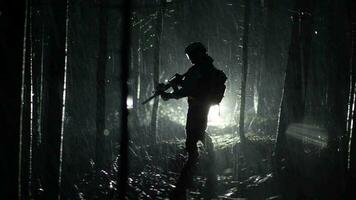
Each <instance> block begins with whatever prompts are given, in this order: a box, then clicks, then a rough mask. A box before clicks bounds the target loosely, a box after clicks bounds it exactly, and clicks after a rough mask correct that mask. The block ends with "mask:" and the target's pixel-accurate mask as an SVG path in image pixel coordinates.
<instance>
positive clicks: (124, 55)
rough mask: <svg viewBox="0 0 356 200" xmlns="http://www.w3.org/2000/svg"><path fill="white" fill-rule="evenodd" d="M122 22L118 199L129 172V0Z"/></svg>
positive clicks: (125, 187)
mask: <svg viewBox="0 0 356 200" xmlns="http://www.w3.org/2000/svg"><path fill="white" fill-rule="evenodd" d="M122 14H123V22H122V26H121V27H122V32H121V34H122V35H121V73H120V91H121V106H120V111H121V112H120V113H121V120H120V124H121V138H120V153H119V155H120V159H119V160H118V161H119V162H118V166H119V167H120V171H119V175H118V179H119V180H118V183H119V184H118V188H119V190H118V192H119V199H125V198H126V197H125V196H126V193H127V188H128V187H127V184H128V183H127V178H128V172H129V163H128V162H129V155H128V154H129V151H128V148H129V132H128V120H127V118H128V110H127V105H126V99H127V95H128V86H127V81H128V75H129V65H130V48H129V47H130V40H131V19H130V18H131V2H130V0H124V1H123V9H122Z"/></svg>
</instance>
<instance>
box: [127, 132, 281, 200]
mask: <svg viewBox="0 0 356 200" xmlns="http://www.w3.org/2000/svg"><path fill="white" fill-rule="evenodd" d="M247 138H248V142H247V144H246V145H244V146H242V145H241V143H240V141H239V138H238V136H237V135H236V134H216V135H212V139H213V142H214V145H215V154H216V163H217V165H216V171H217V175H218V182H217V186H216V191H215V193H216V198H214V199H278V193H277V191H276V183H275V180H274V177H273V173H272V172H271V157H270V156H271V155H272V149H273V144H274V141H273V139H272V138H271V137H269V136H257V135H255V134H252V133H249V134H248V135H247ZM198 146H199V147H200V148H199V149H200V162H199V163H198V169H197V171H196V175H195V176H194V185H193V187H192V188H191V189H189V190H188V193H187V199H204V191H205V190H204V189H205V188H204V186H205V181H206V178H205V174H206V173H205V171H206V170H205V168H206V165H209V160H208V158H207V154H206V152H205V151H204V147H203V146H202V145H199V144H198ZM131 152H132V155H133V158H132V160H133V165H134V166H137V167H136V168H135V169H134V170H132V172H131V173H130V176H129V177H130V178H129V185H130V191H129V199H168V198H167V197H168V195H169V193H170V191H172V190H173V189H174V187H175V186H174V185H175V183H176V180H177V178H178V177H179V173H180V170H181V169H182V167H183V164H184V161H185V160H186V159H187V156H186V153H185V152H184V140H173V141H164V142H162V143H159V144H157V145H155V146H146V147H139V148H137V149H131ZM234 152H235V153H234ZM142 155H145V156H142ZM152 155H156V156H152Z"/></svg>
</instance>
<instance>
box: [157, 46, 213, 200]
mask: <svg viewBox="0 0 356 200" xmlns="http://www.w3.org/2000/svg"><path fill="white" fill-rule="evenodd" d="M185 53H186V55H187V57H188V59H189V60H190V61H191V63H192V64H193V66H192V67H190V68H189V70H188V71H187V72H186V73H185V74H184V78H183V79H182V81H181V82H180V83H179V86H180V87H181V88H179V89H178V88H177V87H176V88H175V89H174V91H173V93H165V92H164V93H162V94H161V97H162V99H163V100H165V101H166V100H168V99H172V98H173V99H179V98H183V97H188V106H189V107H188V114H187V122H186V127H185V129H186V142H185V146H186V151H187V152H188V160H187V161H186V163H185V165H184V167H183V170H182V172H181V175H180V177H179V179H178V182H177V184H176V188H175V190H174V191H173V192H172V193H171V195H170V198H171V199H182V198H185V196H186V189H187V188H189V187H191V186H192V181H193V177H192V176H193V172H194V170H195V169H196V164H197V162H198V157H199V153H198V148H197V142H198V141H201V142H202V143H203V144H204V147H205V149H207V152H208V154H209V156H208V157H209V158H210V159H211V162H210V164H209V166H207V171H208V175H207V182H206V188H205V189H206V191H207V193H205V194H206V195H208V196H211V195H212V194H213V193H214V186H215V184H216V174H215V169H214V168H215V167H214V150H213V149H214V146H213V143H212V140H211V137H209V136H208V135H207V133H206V132H205V130H206V128H207V123H208V114H209V108H210V106H211V102H210V101H209V94H208V91H210V87H211V84H210V83H211V74H212V73H213V70H214V69H215V68H214V65H213V59H212V58H211V57H210V56H209V55H208V54H207V50H206V48H205V47H204V45H203V44H202V43H200V42H194V43H191V44H190V45H189V46H188V47H187V48H186V49H185Z"/></svg>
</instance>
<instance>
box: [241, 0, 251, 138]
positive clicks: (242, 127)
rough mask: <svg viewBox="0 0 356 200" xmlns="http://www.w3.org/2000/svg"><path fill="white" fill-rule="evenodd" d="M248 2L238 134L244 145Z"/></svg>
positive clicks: (246, 3) (248, 5)
mask: <svg viewBox="0 0 356 200" xmlns="http://www.w3.org/2000/svg"><path fill="white" fill-rule="evenodd" d="M249 26H250V1H249V0H246V1H245V14H244V33H243V45H242V48H243V49H242V52H243V53H242V59H243V61H242V62H243V66H242V73H241V74H242V75H241V77H242V78H241V106H240V123H239V134H240V139H241V142H242V143H245V140H246V138H245V130H244V128H245V106H246V81H247V71H248V38H249V37H248V36H249V29H250V27H249Z"/></svg>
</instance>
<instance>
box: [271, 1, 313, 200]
mask: <svg viewBox="0 0 356 200" xmlns="http://www.w3.org/2000/svg"><path fill="white" fill-rule="evenodd" d="M293 12H294V15H293V25H292V35H291V45H290V47H289V57H288V63H287V69H286V74H285V82H284V90H283V98H282V102H281V107H280V116H279V124H278V130H277V142H276V147H275V152H274V153H275V154H274V156H275V157H274V158H275V161H276V163H275V164H277V165H276V166H275V167H276V168H275V169H277V175H279V174H280V172H281V171H279V169H281V168H282V167H286V168H287V169H288V171H289V173H288V174H285V176H283V177H281V178H282V179H281V181H282V191H283V195H284V197H285V198H287V197H288V198H300V197H301V196H298V195H301V191H302V185H301V177H300V171H299V169H300V168H298V167H297V166H298V165H302V159H301V158H298V156H295V155H298V154H295V153H299V154H300V153H301V152H302V149H301V146H300V144H301V143H300V141H297V140H293V141H290V140H291V137H288V135H287V133H289V132H288V130H289V127H292V126H294V125H295V124H296V123H303V119H304V115H305V95H306V93H305V88H306V86H307V82H306V81H305V80H306V78H307V77H306V74H305V72H307V71H308V68H309V67H310V50H311V48H310V43H311V36H312V18H311V16H312V15H313V2H309V1H307V0H305V1H296V6H295V10H294V11H293ZM288 179H293V180H294V181H293V184H290V185H283V183H285V181H287V180H288Z"/></svg>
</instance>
